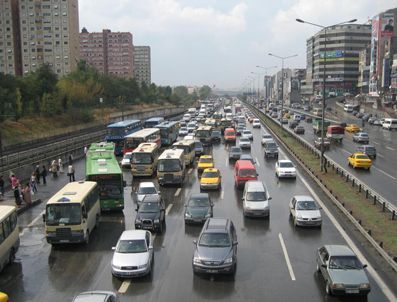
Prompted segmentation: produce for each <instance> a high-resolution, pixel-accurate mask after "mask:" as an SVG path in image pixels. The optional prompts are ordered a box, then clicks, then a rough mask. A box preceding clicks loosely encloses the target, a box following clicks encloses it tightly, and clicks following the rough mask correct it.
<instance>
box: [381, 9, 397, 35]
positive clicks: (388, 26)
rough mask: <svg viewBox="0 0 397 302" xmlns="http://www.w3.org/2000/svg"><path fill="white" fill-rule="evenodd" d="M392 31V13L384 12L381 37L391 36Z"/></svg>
mask: <svg viewBox="0 0 397 302" xmlns="http://www.w3.org/2000/svg"><path fill="white" fill-rule="evenodd" d="M393 31H394V14H393V13H384V14H383V17H382V23H381V35H382V36H383V37H391V36H392V35H393Z"/></svg>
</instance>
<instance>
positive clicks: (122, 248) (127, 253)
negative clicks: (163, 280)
mask: <svg viewBox="0 0 397 302" xmlns="http://www.w3.org/2000/svg"><path fill="white" fill-rule="evenodd" d="M112 249H113V250H114V254H113V259H112V274H113V276H115V277H125V278H131V277H139V276H144V275H147V274H150V273H151V271H152V264H153V260H154V252H153V237H152V234H151V233H150V232H149V231H145V230H128V231H124V232H123V233H122V234H121V236H120V238H119V240H118V242H117V245H116V246H115V247H113V248H112Z"/></svg>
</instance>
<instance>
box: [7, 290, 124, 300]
mask: <svg viewBox="0 0 397 302" xmlns="http://www.w3.org/2000/svg"><path fill="white" fill-rule="evenodd" d="M0 301H1V300H0ZM4 301H5V302H8V299H7V300H4ZM116 301H118V300H117V295H116V294H115V293H114V292H111V291H101V290H94V291H89V292H83V293H81V294H78V295H77V296H76V297H75V298H74V299H73V302H116Z"/></svg>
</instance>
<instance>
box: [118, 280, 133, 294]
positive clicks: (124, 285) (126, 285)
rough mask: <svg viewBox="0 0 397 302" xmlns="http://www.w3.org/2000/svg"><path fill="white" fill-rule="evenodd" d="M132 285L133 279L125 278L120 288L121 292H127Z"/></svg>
mask: <svg viewBox="0 0 397 302" xmlns="http://www.w3.org/2000/svg"><path fill="white" fill-rule="evenodd" d="M130 285H131V280H125V281H124V282H123V283H121V285H120V288H119V289H118V292H119V294H125V293H126V292H127V290H128V288H129V287H130Z"/></svg>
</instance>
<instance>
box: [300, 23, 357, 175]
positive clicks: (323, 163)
mask: <svg viewBox="0 0 397 302" xmlns="http://www.w3.org/2000/svg"><path fill="white" fill-rule="evenodd" d="M296 21H297V22H299V23H306V24H310V25H313V26H316V27H320V28H322V30H324V64H323V101H322V108H321V158H320V171H321V172H323V171H324V172H327V163H326V161H325V157H324V152H325V148H324V122H325V82H326V81H325V68H326V64H327V28H330V27H333V26H337V25H343V24H346V23H353V22H356V21H357V19H352V20H349V21H344V22H340V23H337V24H334V25H328V26H324V25H320V24H316V23H312V22H308V21H304V20H302V19H296ZM319 51H320V50H319ZM320 59H321V55H320Z"/></svg>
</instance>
